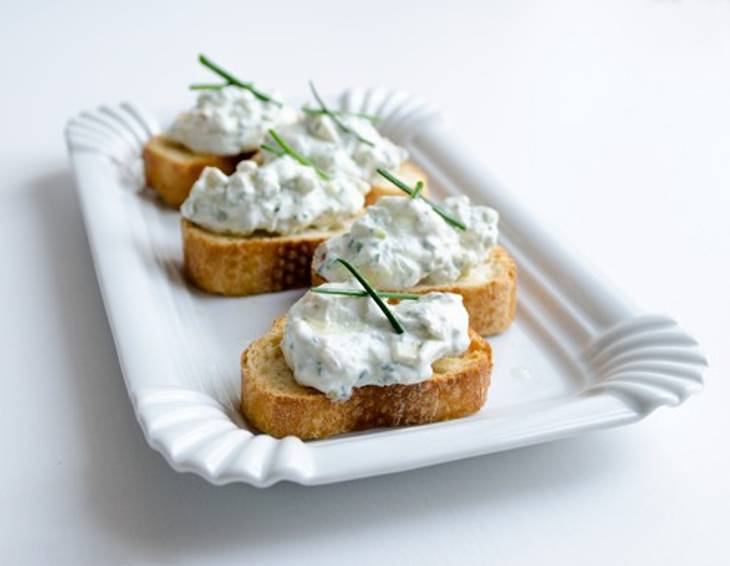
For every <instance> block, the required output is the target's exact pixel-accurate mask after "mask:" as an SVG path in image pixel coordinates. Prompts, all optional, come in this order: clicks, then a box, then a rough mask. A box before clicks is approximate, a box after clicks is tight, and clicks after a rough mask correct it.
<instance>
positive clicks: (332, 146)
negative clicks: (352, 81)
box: [279, 114, 408, 184]
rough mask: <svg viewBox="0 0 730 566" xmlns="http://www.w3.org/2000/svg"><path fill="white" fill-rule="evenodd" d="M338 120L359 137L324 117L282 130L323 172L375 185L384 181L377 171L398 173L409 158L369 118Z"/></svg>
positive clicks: (308, 118) (345, 116)
mask: <svg viewBox="0 0 730 566" xmlns="http://www.w3.org/2000/svg"><path fill="white" fill-rule="evenodd" d="M338 119H339V120H340V122H342V124H344V125H345V126H346V127H347V128H349V129H351V130H352V131H353V132H355V133H356V134H357V135H355V134H353V133H348V132H345V131H343V130H342V129H341V128H340V127H339V126H338V125H337V124H336V123H335V122H334V120H332V118H331V117H330V116H327V115H324V114H315V115H307V116H305V117H304V118H303V119H302V120H300V121H298V122H296V123H295V124H292V125H290V126H286V127H283V128H281V130H280V131H279V133H280V134H281V136H282V137H283V138H284V139H285V140H286V141H287V143H289V144H290V145H291V146H292V147H293V148H294V149H295V150H297V151H298V152H299V153H301V154H302V155H306V156H307V157H309V158H310V159H312V160H313V161H314V162H315V163H316V164H317V165H318V166H319V167H321V168H322V169H326V170H329V169H335V170H337V171H341V172H342V173H344V174H347V175H351V176H353V177H358V178H360V179H364V180H366V181H368V182H369V183H371V184H372V183H374V182H375V181H378V180H382V177H380V176H379V174H378V173H377V171H376V169H377V168H382V169H386V170H388V171H393V172H397V171H398V168H399V167H400V166H401V164H402V163H403V162H404V161H405V160H406V159H408V152H407V151H406V150H405V149H403V148H402V147H399V146H397V145H395V144H394V143H393V142H392V141H390V140H389V139H387V138H385V137H383V136H381V135H380V133H378V130H376V129H375V126H373V124H372V122H370V121H369V120H367V119H366V118H361V117H358V116H354V115H350V114H341V115H338ZM358 136H359V138H358ZM362 140H367V142H370V143H367V142H365V141H362ZM371 144H372V145H371Z"/></svg>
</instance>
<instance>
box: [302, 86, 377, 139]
mask: <svg viewBox="0 0 730 566" xmlns="http://www.w3.org/2000/svg"><path fill="white" fill-rule="evenodd" d="M309 88H310V90H311V91H312V95H313V96H314V99H315V100H316V101H317V104H319V109H320V110H321V112H322V114H326V115H327V116H329V117H330V118H331V119H332V121H333V122H334V123H335V124H336V125H337V127H338V128H340V130H342V131H343V132H345V133H346V134H350V135H353V136H355V137H356V138H357V139H358V141H360V142H362V143H364V144H366V145H369V146H371V147H372V146H374V145H375V144H374V143H373V142H371V141H370V140H368V139H365V138H364V137H362V136H361V135H360V134H358V133H357V132H356V131H355V130H353V129H352V128H350V127H349V126H347V125H345V124H343V123H342V120H340V119H339V118H338V117H337V115H336V112H333V111H332V110H330V109H329V108H328V107H327V105H326V104H325V103H324V100H322V97H321V96H320V95H319V93H318V92H317V89H316V88H314V83H313V82H312V81H309Z"/></svg>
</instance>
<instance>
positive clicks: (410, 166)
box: [365, 161, 428, 206]
mask: <svg viewBox="0 0 730 566" xmlns="http://www.w3.org/2000/svg"><path fill="white" fill-rule="evenodd" d="M397 177H398V178H399V179H400V180H401V181H403V182H404V183H406V184H407V185H408V186H410V187H413V186H415V184H416V183H417V182H418V181H423V190H422V191H421V194H422V195H424V196H428V180H427V178H426V173H424V171H423V169H421V168H420V167H419V166H418V165H416V164H415V163H413V162H412V161H406V162H404V163H403V164H402V165H401V166H400V169H398V173H397ZM385 195H388V196H397V197H402V196H406V193H404V192H403V191H402V190H400V189H399V188H398V187H396V186H394V185H393V184H392V183H390V182H389V181H388V180H387V179H385V178H383V177H379V178H378V181H377V183H375V184H373V185H372V187H371V188H370V192H369V193H368V194H367V195H366V196H365V206H370V205H371V204H374V203H375V202H376V201H377V200H378V199H379V198H380V197H382V196H385Z"/></svg>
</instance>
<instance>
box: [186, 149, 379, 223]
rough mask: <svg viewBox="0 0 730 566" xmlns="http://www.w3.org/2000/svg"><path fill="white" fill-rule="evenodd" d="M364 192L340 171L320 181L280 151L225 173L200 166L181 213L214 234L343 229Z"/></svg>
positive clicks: (310, 169) (365, 188) (360, 204)
mask: <svg viewBox="0 0 730 566" xmlns="http://www.w3.org/2000/svg"><path fill="white" fill-rule="evenodd" d="M368 190H369V186H368V185H367V183H365V182H363V181H360V180H358V179H352V178H349V177H343V176H341V175H338V176H332V177H331V178H330V179H329V180H324V179H322V178H321V177H320V176H319V175H318V174H317V171H316V170H315V169H314V168H313V167H308V166H306V165H302V164H300V163H299V162H297V161H295V160H294V159H292V158H291V157H289V156H287V155H284V156H281V157H277V158H276V159H274V160H273V161H269V162H268V163H266V164H264V165H261V166H259V165H258V164H257V163H256V162H254V161H242V162H241V163H239V164H238V166H237V168H236V171H235V172H234V173H233V174H232V175H231V176H230V177H228V176H226V175H225V174H224V173H222V172H221V171H220V170H219V169H217V168H215V167H207V168H205V169H204V170H203V173H202V174H201V176H200V178H199V179H198V181H197V182H196V183H195V184H194V185H193V188H192V190H191V191H190V195H189V196H188V198H187V199H186V200H185V202H184V203H183V205H182V208H181V209H180V211H181V213H182V215H183V217H185V218H187V219H188V220H190V221H191V222H194V223H195V224H198V225H200V226H202V227H204V228H207V229H209V230H212V231H214V232H223V233H230V234H236V235H241V236H247V235H250V234H252V233H253V232H255V231H257V230H263V231H265V232H268V233H271V234H284V235H286V234H296V233H298V232H302V231H304V230H307V229H320V230H331V229H335V228H339V227H342V226H343V225H344V224H346V223H347V222H349V221H350V220H351V219H352V217H353V216H354V215H355V214H357V213H358V212H359V211H360V210H361V209H362V207H363V205H364V203H365V194H366V193H367V192H368Z"/></svg>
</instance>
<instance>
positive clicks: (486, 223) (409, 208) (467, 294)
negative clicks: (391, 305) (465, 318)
mask: <svg viewBox="0 0 730 566" xmlns="http://www.w3.org/2000/svg"><path fill="white" fill-rule="evenodd" d="M382 173H383V174H384V175H385V177H386V178H388V179H389V180H391V181H393V182H394V184H395V185H397V186H399V187H400V188H401V189H402V190H403V191H404V192H405V193H408V195H410V198H406V199H403V198H394V197H383V198H382V199H380V200H379V201H378V202H377V203H376V204H375V205H373V206H370V207H369V208H367V209H366V211H365V213H364V214H363V215H362V216H361V217H359V218H358V219H357V220H356V221H355V222H354V223H353V224H352V226H351V227H350V229H349V231H348V232H346V233H344V234H341V235H339V236H336V237H334V238H331V239H329V240H327V241H326V242H323V243H322V244H320V245H319V247H318V248H317V250H316V251H315V254H314V261H313V263H312V282H313V284H315V285H317V284H320V283H323V282H325V281H347V280H350V279H351V275H350V273H349V272H348V271H347V270H346V269H344V268H343V267H342V265H341V264H340V263H339V262H338V259H340V258H344V259H346V260H348V261H349V262H351V263H352V264H353V265H354V266H355V267H357V268H358V269H359V270H360V271H361V272H362V273H363V274H364V275H365V276H366V277H367V278H368V279H369V280H370V281H372V283H373V285H375V286H377V287H378V288H380V289H387V290H391V291H393V290H400V291H407V292H412V293H430V292H434V291H441V292H450V293H458V294H460V295H461V296H462V297H463V298H464V306H465V307H466V310H467V311H468V312H469V318H470V326H471V327H472V328H473V329H474V330H475V331H476V332H478V333H479V334H483V335H490V334H497V333H499V332H502V331H504V330H506V329H507V327H508V326H509V325H510V324H511V322H512V320H513V319H514V316H515V309H516V305H517V267H516V265H515V262H514V260H513V259H512V258H511V257H510V256H509V254H508V253H507V251H506V250H505V249H504V248H502V247H501V246H499V245H497V237H498V227H497V226H498V221H499V215H498V214H497V212H496V211H495V210H493V209H491V208H489V207H486V206H474V205H471V204H470V203H469V200H468V198H467V197H466V196H458V197H450V198H447V199H445V200H444V201H443V202H442V203H440V204H436V203H434V202H432V201H430V200H428V199H424V198H423V197H422V193H420V192H419V191H418V186H416V187H409V186H407V185H406V184H405V183H404V182H403V180H401V179H398V178H395V177H393V176H392V175H390V174H388V173H387V172H385V171H382Z"/></svg>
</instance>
